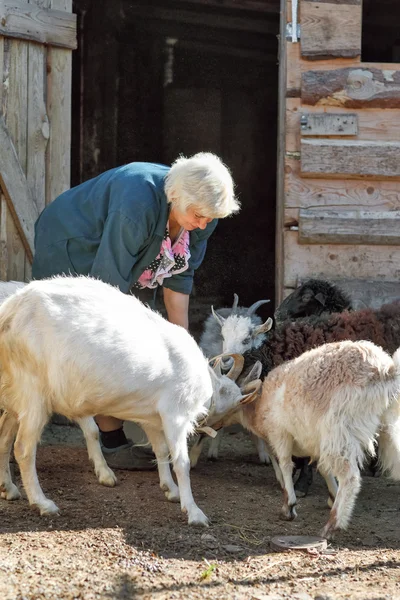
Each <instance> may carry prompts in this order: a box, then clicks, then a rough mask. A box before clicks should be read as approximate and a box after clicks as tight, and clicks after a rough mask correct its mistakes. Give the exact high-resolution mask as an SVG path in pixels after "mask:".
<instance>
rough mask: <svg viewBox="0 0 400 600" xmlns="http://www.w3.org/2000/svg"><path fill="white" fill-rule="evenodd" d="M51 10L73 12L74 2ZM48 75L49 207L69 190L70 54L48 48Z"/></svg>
mask: <svg viewBox="0 0 400 600" xmlns="http://www.w3.org/2000/svg"><path fill="white" fill-rule="evenodd" d="M51 7H52V8H55V9H58V10H64V11H71V10H72V0H51ZM47 73H48V77H47V115H48V118H49V121H50V124H51V135H50V139H49V143H48V146H47V161H46V172H47V177H46V204H48V203H49V202H51V201H52V200H54V198H56V197H57V196H59V195H60V194H61V193H62V192H65V190H67V189H69V187H70V178H71V156H70V155H71V96H72V91H71V73H72V53H71V51H70V50H64V49H62V48H53V47H51V48H49V49H48V53H47Z"/></svg>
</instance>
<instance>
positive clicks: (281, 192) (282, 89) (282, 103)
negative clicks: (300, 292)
mask: <svg viewBox="0 0 400 600" xmlns="http://www.w3.org/2000/svg"><path fill="white" fill-rule="evenodd" d="M286 10H287V0H281V10H280V14H281V21H280V38H279V91H278V151H277V189H276V240H275V305H276V306H278V305H279V304H280V302H281V301H282V299H283V280H284V267H285V265H284V254H283V241H284V238H283V233H284V211H285V149H286V87H287V85H286V44H287V42H286V21H287V18H286Z"/></svg>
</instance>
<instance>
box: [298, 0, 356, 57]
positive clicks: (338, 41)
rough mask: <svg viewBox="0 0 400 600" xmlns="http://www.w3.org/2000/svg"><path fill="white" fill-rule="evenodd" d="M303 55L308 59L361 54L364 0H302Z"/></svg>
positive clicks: (301, 42)
mask: <svg viewBox="0 0 400 600" xmlns="http://www.w3.org/2000/svg"><path fill="white" fill-rule="evenodd" d="M300 14H301V39H300V45H301V55H302V56H303V57H305V58H308V59H316V60H319V59H321V58H334V57H341V58H348V57H357V56H359V55H360V54H361V21H362V13H361V0H331V1H329V2H326V0H322V1H315V0H306V1H305V0H303V1H302V2H301V13H300Z"/></svg>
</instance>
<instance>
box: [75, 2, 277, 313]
mask: <svg viewBox="0 0 400 600" xmlns="http://www.w3.org/2000/svg"><path fill="white" fill-rule="evenodd" d="M73 10H74V12H75V13H76V14H77V15H78V31H79V34H78V35H79V37H78V44H79V46H78V49H77V50H76V51H75V53H74V57H73V121H72V130H73V131H72V185H76V184H77V183H79V182H81V181H84V180H86V179H88V178H90V177H93V176H95V175H97V174H98V173H100V172H102V171H104V170H106V169H109V168H112V167H114V166H117V165H121V164H125V163H128V162H131V161H136V160H140V161H153V162H161V163H166V164H170V163H171V162H172V161H173V160H174V159H175V158H176V157H177V156H178V155H179V154H181V153H183V154H185V155H190V154H192V153H195V152H198V151H212V152H215V153H217V154H218V155H219V156H221V157H222V159H223V160H224V162H225V163H226V164H227V165H228V166H229V167H230V169H231V171H232V174H233V178H234V180H235V183H236V191H237V194H238V196H239V198H240V200H241V202H242V211H241V213H240V214H239V215H237V216H234V217H232V218H228V219H225V220H222V221H221V222H220V223H219V226H218V228H217V231H216V233H215V234H214V235H213V236H212V238H211V240H210V242H209V247H208V251H207V255H206V258H205V260H204V262H203V265H202V266H201V268H200V269H199V271H198V273H197V274H196V278H195V291H194V301H196V299H197V301H198V302H202V301H204V302H209V301H210V302H215V303H216V304H217V306H219V305H222V304H225V305H229V304H230V303H231V302H232V300H233V293H234V292H236V293H238V294H239V298H240V303H241V304H244V305H248V304H249V303H251V302H254V301H256V300H259V299H261V298H271V304H270V305H267V307H266V308H265V309H264V312H262V311H260V314H261V315H262V316H267V315H270V314H271V313H272V311H273V298H274V279H275V272H274V271H275V259H274V246H275V208H276V191H275V186H276V163H277V159H276V146H277V104H278V32H279V1H278V0H267V1H264V2H260V1H256V0H246V1H243V2H241V1H240V0H198V1H197V2H196V0H185V1H182V0H180V1H176V2H174V1H169V2H166V1H164V2H162V1H151V0H142V1H136V2H131V1H127V0H113V2H109V1H108V0H75V2H74V5H73ZM208 306H209V304H208Z"/></svg>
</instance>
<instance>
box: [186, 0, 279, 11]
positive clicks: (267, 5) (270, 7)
mask: <svg viewBox="0 0 400 600" xmlns="http://www.w3.org/2000/svg"><path fill="white" fill-rule="evenodd" d="M181 2H182V4H191V5H197V6H199V7H203V6H209V7H210V8H214V7H215V8H226V9H235V10H237V11H239V10H252V11H256V12H265V13H274V14H279V0H181Z"/></svg>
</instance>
